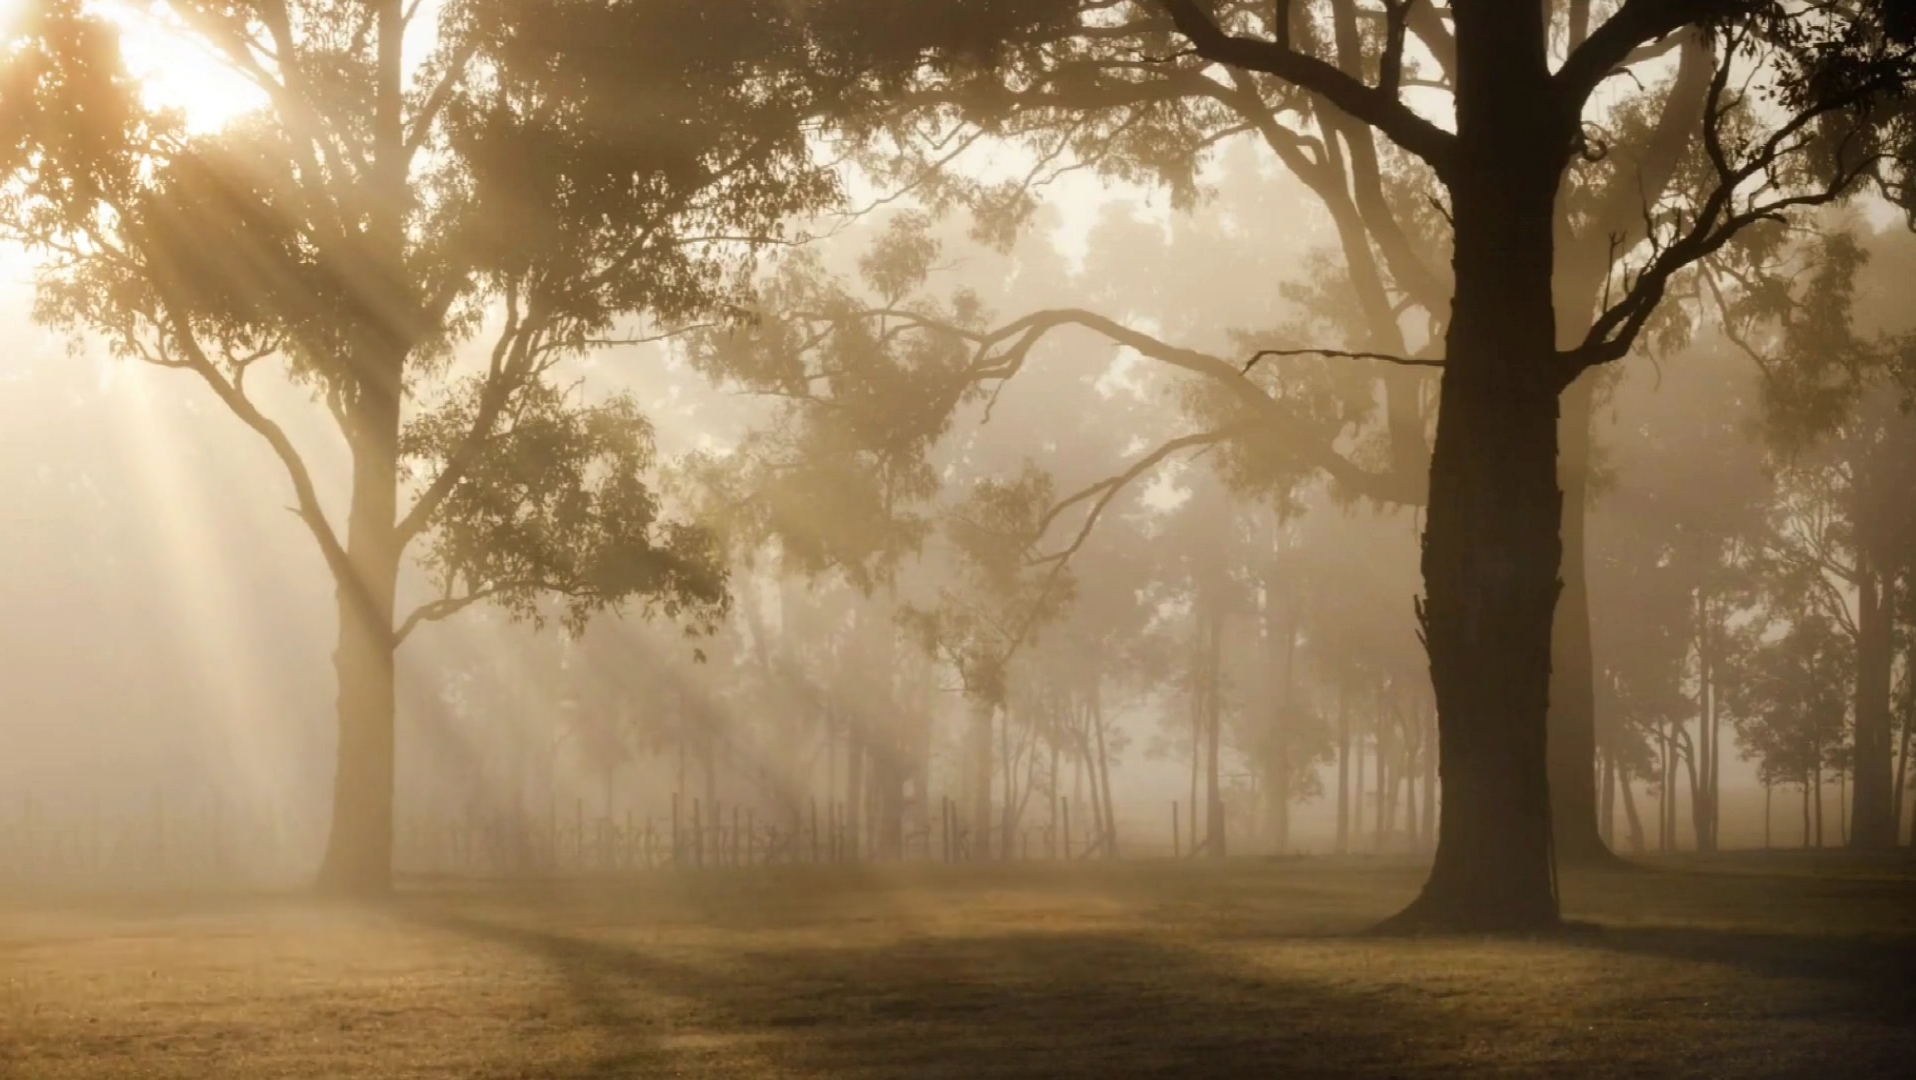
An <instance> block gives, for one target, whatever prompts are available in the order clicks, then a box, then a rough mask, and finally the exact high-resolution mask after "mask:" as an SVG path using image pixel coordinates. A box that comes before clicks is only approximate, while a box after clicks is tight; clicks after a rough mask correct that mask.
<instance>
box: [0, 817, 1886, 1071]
mask: <svg viewBox="0 0 1916 1080" xmlns="http://www.w3.org/2000/svg"><path fill="white" fill-rule="evenodd" d="M1420 874H1421V871H1420V870H1419V868H1418V867H1416V866H1412V865H1408V864H1404V863H1396V862H1388V861H1381V860H1380V861H1369V860H1350V861H1346V862H1328V861H1321V860H1291V861H1252V860H1243V861H1232V862H1229V863H1225V864H1222V865H1215V864H1204V863H1193V862H1184V863H1170V862H1136V863H1119V864H1106V865H1094V866H1076V867H1059V866H1057V865H1053V864H1022V865H1015V866H1006V867H990V868H972V867H944V866H936V867H915V868H894V869H889V870H879V869H864V868H860V869H855V870H854V869H834V868H810V869H807V868H792V869H764V868H760V869H752V870H739V871H710V872H705V873H695V874H685V875H666V874H659V875H652V876H649V877H645V878H640V879H635V880H627V881H621V882H593V883H573V884H561V885H536V886H534V885H499V884H493V885H475V884H470V883H468V884H456V883H421V884H415V885H414V886H413V887H411V888H409V889H408V890H406V891H405V893H404V894H403V895H402V896H401V898H400V899H398V900H397V901H395V902H394V903H392V904H391V905H389V906H387V907H384V908H380V909H363V908H360V909H355V908H350V907H332V906H321V905H318V904H316V903H313V902H309V901H307V900H305V899H303V898H300V897H295V896H283V897H273V896H204V895H199V896H187V895H167V896H145V897H124V896H122V897H117V898H106V897H85V896H78V895H72V894H67V895H57V894H50V893H44V892H43V893H40V894H37V895H25V896H20V895H16V896H13V897H11V898H8V899H6V900H4V901H0V1077H6V1078H8V1080H12V1078H15V1077H21V1078H26V1077H34V1078H38V1077H87V1078H89V1080H94V1078H112V1077H140V1078H142V1080H145V1078H159V1077H191V1078H195V1080H201V1078H209V1077H225V1076H233V1077H247V1078H261V1080H265V1078H271V1077H345V1076H352V1077H367V1078H386V1077H460V1078H466V1077H499V1078H505V1077H528V1078H529V1077H553V1078H558V1077H613V1076H633V1077H714V1078H720V1077H723V1078H739V1080H755V1078H760V1077H805V1078H810V1077H818V1078H825V1077H832V1078H837V1077H872V1078H879V1077H884V1078H917V1077H952V1078H963V1080H982V1078H987V1077H1044V1078H1054V1077H1057V1078H1073V1077H1085V1078H1094V1077H1095V1078H1099V1080H1106V1078H1127V1077H1146V1076H1150V1077H1178V1078H1186V1077H1192V1078H1196V1077H1240V1076H1247V1077H1248V1076H1286V1077H1289V1076H1390V1077H1403V1076H1462V1075H1470V1076H1542V1075H1549V1076H1604V1077H1610V1076H1803V1075H1822V1076H1827V1077H1832V1078H1834V1077H1839V1076H1840V1077H1860V1076H1895V1075H1916V862H1912V861H1911V860H1909V859H1907V858H1903V857H1894V858H1885V859H1881V860H1875V861H1867V862H1866V861H1857V860H1854V859H1848V858H1839V857H1832V856H1820V855H1808V854H1805V855H1790V856H1740V857H1722V858H1719V859H1716V860H1712V861H1710V862H1707V863H1699V862H1696V861H1688V862H1683V863H1664V864H1657V865H1654V866H1653V867H1652V868H1649V869H1642V870H1638V871H1635V872H1625V873H1605V874H1600V875H1575V874H1572V875H1569V876H1568V877H1567V878H1566V879H1565V881H1564V883H1563V889H1564V896H1565V907H1566V909H1567V911H1568V913H1569V914H1571V915H1572V916H1573V917H1575V918H1577V919H1581V920H1585V921H1586V922H1588V923H1589V924H1592V925H1590V926H1589V927H1587V928H1585V929H1582V930H1580V931H1578V932H1572V933H1566V934H1563V935H1557V936H1553V937H1550V938H1539V939H1525V940H1505V939H1483V938H1477V939H1456V938H1452V939H1419V940H1393V939H1379V938H1370V937H1365V936H1362V935H1361V933H1360V931H1361V930H1362V928H1364V927H1365V926H1366V925H1367V924H1368V923H1369V922H1371V921H1373V920H1374V919H1375V918H1377V917H1379V916H1382V915H1385V914H1387V913H1388V912H1389V911H1391V910H1392V909H1393V908H1394V907H1396V906H1398V905H1401V904H1402V903H1403V902H1404V901H1405V900H1407V899H1408V898H1409V897H1410V896H1411V895H1412V894H1413V893H1414V891H1415V889H1416V886H1417V883H1418V880H1419V877H1420Z"/></svg>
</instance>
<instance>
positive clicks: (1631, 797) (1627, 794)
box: [1617, 769, 1643, 855]
mask: <svg viewBox="0 0 1916 1080" xmlns="http://www.w3.org/2000/svg"><path fill="white" fill-rule="evenodd" d="M1617 784H1618V787H1619V789H1620V794H1622V796H1623V820H1624V821H1625V822H1626V823H1627V824H1628V825H1629V828H1630V854H1632V855H1641V854H1643V819H1642V818H1640V817H1638V816H1637V796H1636V792H1635V791H1633V790H1632V789H1631V787H1630V778H1629V777H1628V776H1626V775H1624V773H1623V770H1622V769H1618V770H1617Z"/></svg>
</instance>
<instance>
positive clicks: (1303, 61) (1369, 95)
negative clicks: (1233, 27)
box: [1159, 0, 1457, 177]
mask: <svg viewBox="0 0 1916 1080" xmlns="http://www.w3.org/2000/svg"><path fill="white" fill-rule="evenodd" d="M1159 3H1161V4H1162V5H1163V7H1164V8H1165V10H1166V11H1167V12H1169V14H1170V16H1171V21H1172V22H1173V23H1175V24H1176V25H1177V28H1178V32H1179V33H1182V34H1183V35H1184V36H1185V37H1186V38H1188V39H1190V42H1191V44H1192V45H1193V46H1195V47H1196V48H1197V51H1198V53H1199V55H1201V56H1203V57H1204V58H1205V59H1207V60H1210V61H1211V62H1213V63H1218V64H1226V65H1229V66H1231V67H1238V68H1245V69H1248V70H1251V71H1261V72H1263V73H1264V74H1267V75H1275V76H1277V77H1278V78H1280V79H1283V80H1284V81H1286V82H1288V83H1291V84H1292V85H1294V86H1297V87H1299V88H1301V89H1304V90H1308V91H1310V92H1311V93H1314V94H1317V95H1319V96H1321V97H1323V98H1324V99H1325V100H1326V101H1328V102H1330V103H1331V104H1332V105H1335V106H1337V107H1338V108H1340V109H1342V110H1344V111H1345V112H1347V113H1349V114H1350V115H1352V116H1354V117H1356V118H1357V119H1359V120H1362V121H1363V122H1364V123H1366V124H1369V125H1371V126H1372V127H1375V128H1377V129H1378V130H1379V131H1382V132H1383V133H1384V134H1385V136H1387V137H1388V138H1389V139H1390V140H1391V141H1392V142H1394V143H1396V144H1397V145H1399V146H1401V147H1403V148H1404V149H1405V150H1407V151H1409V152H1410V153H1412V154H1415V155H1417V156H1418V157H1420V158H1422V159H1423V160H1424V161H1425V163H1426V164H1428V165H1429V166H1430V167H1431V168H1432V169H1434V170H1436V172H1437V174H1438V176H1440V177H1448V175H1449V174H1450V172H1451V171H1452V170H1451V161H1452V159H1453V158H1454V157H1455V155H1456V143H1457V139H1456V136H1455V135H1452V134H1451V133H1450V132H1447V131H1445V130H1444V129H1442V128H1440V127H1438V126H1437V125H1435V124H1433V123H1431V122H1430V121H1428V120H1426V119H1424V118H1423V117H1421V116H1419V115H1417V113H1416V112H1415V111H1413V110H1412V109H1411V108H1410V107H1409V106H1408V105H1405V104H1404V102H1403V101H1402V100H1400V99H1399V98H1398V97H1397V95H1396V93H1395V91H1394V90H1393V91H1390V92H1386V91H1385V90H1384V89H1383V88H1382V87H1376V86H1369V85H1366V84H1365V83H1364V82H1362V81H1361V80H1359V79H1355V78H1352V77H1351V76H1350V75H1347V74H1345V73H1344V72H1343V71H1341V70H1340V69H1338V68H1337V67H1336V66H1335V65H1332V64H1328V63H1326V62H1324V61H1322V60H1319V59H1318V58H1316V57H1314V56H1311V55H1309V54H1307V53H1302V52H1298V51H1296V50H1295V49H1292V48H1290V47H1289V46H1288V44H1287V43H1286V42H1284V41H1276V42H1272V41H1263V40H1260V39H1258V38H1251V37H1243V36H1240V35H1237V34H1230V33H1226V32H1225V31H1224V29H1223V28H1222V27H1220V26H1219V25H1218V24H1217V23H1216V22H1215V21H1214V20H1213V19H1212V18H1211V16H1210V15H1208V14H1206V13H1205V11H1204V10H1203V8H1201V7H1200V6H1199V5H1198V4H1197V3H1196V2H1195V0H1159Z"/></svg>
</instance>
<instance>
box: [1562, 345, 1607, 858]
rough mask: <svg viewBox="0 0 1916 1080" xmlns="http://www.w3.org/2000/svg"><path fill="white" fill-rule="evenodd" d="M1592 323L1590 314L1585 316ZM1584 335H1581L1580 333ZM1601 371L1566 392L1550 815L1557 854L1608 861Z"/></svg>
mask: <svg viewBox="0 0 1916 1080" xmlns="http://www.w3.org/2000/svg"><path fill="white" fill-rule="evenodd" d="M1580 321H1582V322H1585V323H1587V322H1588V320H1587V319H1585V320H1580ZM1579 336H1580V335H1579ZM1596 381H1597V380H1596V373H1595V372H1585V373H1584V375H1583V377H1582V378H1580V379H1578V380H1577V381H1576V382H1573V383H1571V384H1570V387H1569V389H1568V390H1566V391H1564V394H1563V403H1562V410H1563V411H1562V417H1561V419H1560V420H1559V423H1558V436H1559V439H1560V442H1561V447H1562V457H1561V459H1560V460H1559V463H1558V467H1557V476H1558V482H1559V483H1560V484H1561V485H1562V487H1563V565H1562V576H1563V596H1562V598H1561V599H1560V600H1559V601H1558V602H1557V611H1556V616H1555V618H1554V620H1553V625H1552V627H1551V642H1552V645H1551V650H1552V659H1551V670H1550V727H1549V742H1548V744H1547V745H1548V751H1549V761H1550V800H1551V805H1550V820H1551V824H1552V828H1553V829H1554V830H1555V836H1554V838H1553V839H1554V843H1555V845H1556V851H1557V860H1558V861H1559V862H1560V863H1565V864H1569V865H1572V866H1604V865H1609V864H1613V863H1615V862H1616V861H1617V860H1616V856H1615V855H1613V854H1612V853H1611V851H1610V847H1609V845H1607V844H1606V843H1604V840H1603V837H1602V835H1601V834H1600V832H1599V831H1598V829H1597V790H1596V779H1595V772H1596V770H1595V769H1594V768H1593V767H1592V763H1593V762H1594V761H1595V760H1596V754H1597V717H1596V677H1595V674H1594V672H1595V665H1596V662H1595V658H1594V656H1593V655H1592V651H1591V635H1590V592H1589V587H1588V581H1587V579H1586V576H1585V554H1584V551H1585V528H1584V518H1585V514H1584V504H1585V501H1586V499H1587V494H1586V493H1587V491H1588V488H1589V481H1590V447H1591V434H1590V424H1591V418H1592V415H1593V413H1594V411H1595V409H1594V399H1595V396H1596Z"/></svg>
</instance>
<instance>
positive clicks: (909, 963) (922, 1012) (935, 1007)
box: [413, 910, 1454, 1080]
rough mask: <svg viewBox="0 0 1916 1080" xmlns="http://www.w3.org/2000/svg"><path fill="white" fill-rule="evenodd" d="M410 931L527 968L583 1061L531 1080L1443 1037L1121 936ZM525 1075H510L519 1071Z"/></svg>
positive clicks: (1004, 1068) (1318, 1052)
mask: <svg viewBox="0 0 1916 1080" xmlns="http://www.w3.org/2000/svg"><path fill="white" fill-rule="evenodd" d="M413 915H414V917H415V918H417V919H419V921H420V922H421V923H423V924H424V925H427V926H430V927H432V928H434V929H436V930H440V931H446V932H452V933H455V934H459V935H462V936H465V937H467V938H469V939H474V940H478V941H482V942H485V943H487V944H492V945H498V946H504V947H507V948H511V949H514V950H517V951H520V952H523V953H526V954H530V955H533V956H535V957H537V958H539V959H540V960H542V961H543V962H544V963H546V964H548V965H549V966H550V967H551V969H552V970H554V971H555V972H556V973H557V974H558V975H559V977H560V979H561V980H562V982H563V984H564V986H565V990H566V993H567V994H568V996H569V997H570V999H571V1004H572V1006H573V1007H574V1008H576V1009H577V1010H578V1011H579V1013H580V1014H581V1018H582V1019H583V1020H584V1021H585V1022H586V1023H587V1024H589V1025H590V1026H591V1027H592V1028H593V1029H594V1035H595V1037H596V1038H597V1040H598V1041H599V1042H600V1044H601V1049H600V1052H599V1054H598V1056H597V1057H596V1058H595V1059H594V1060H593V1061H591V1062H590V1063H588V1064H585V1065H581V1066H576V1067H573V1068H571V1069H569V1070H567V1069H555V1070H553V1071H551V1072H547V1073H540V1074H536V1075H541V1076H547V1077H552V1078H554V1080H557V1078H559V1077H567V1078H578V1080H584V1078H587V1077H611V1076H707V1075H709V1076H715V1077H717V1076H724V1077H738V1078H741V1080H746V1078H749V1077H752V1076H755V1075H761V1074H762V1075H768V1076H769V1075H777V1076H805V1077H821V1078H822V1077H834V1078H836V1077H887V1078H913V1080H917V1078H931V1080H938V1078H953V1080H961V1078H962V1080H985V1078H992V1077H1047V1078H1060V1080H1068V1078H1074V1077H1084V1078H1093V1077H1095V1078H1099V1080H1120V1078H1132V1077H1166V1078H1170V1077H1177V1078H1205V1077H1242V1076H1265V1075H1281V1076H1303V1077H1311V1076H1326V1077H1329V1076H1393V1077H1401V1076H1416V1075H1440V1074H1450V1073H1451V1072H1452V1071H1453V1070H1454V1062H1452V1063H1451V1064H1450V1065H1449V1066H1448V1067H1447V1066H1446V1064H1445V1063H1444V1062H1441V1061H1437V1060H1433V1059H1432V1058H1430V1057H1429V1056H1426V1055H1423V1054H1420V1053H1418V1052H1416V1051H1414V1050H1413V1049H1412V1048H1411V1047H1410V1046H1409V1044H1408V1042H1407V1040H1406V1038H1405V1032H1406V1030H1407V1029H1411V1030H1415V1029H1419V1028H1422V1029H1424V1030H1426V1031H1429V1030H1432V1029H1433V1028H1434V1027H1441V1025H1442V1023H1443V1021H1441V1020H1440V1019H1438V1018H1435V1017H1428V1016H1418V1015H1414V1013H1415V1010H1407V1009H1404V1008H1398V1007H1393V1008H1392V1009H1388V1010H1383V1009H1379V1008H1378V1007H1377V1002H1375V1001H1374V1000H1371V999H1369V998H1366V997H1365V996H1364V995H1361V994H1352V993H1345V992H1342V991H1339V990H1337V989H1335V988H1331V987H1328V986H1326V985H1323V984H1320V983H1310V984H1305V983H1294V982H1287V981H1284V980H1282V979H1279V978H1275V977H1273V976H1271V975H1269V974H1268V973H1257V972H1252V971H1250V970H1248V969H1246V968H1240V967H1237V966H1234V965H1232V964H1230V963H1229V962H1228V961H1226V960H1221V959H1219V958H1218V957H1217V956H1216V955H1215V954H1214V953H1207V952H1204V951H1200V950H1187V949H1176V948H1171V947H1167V946H1166V945H1164V944H1160V943H1156V942H1153V941H1150V940H1147V939H1145V938H1142V937H1140V936H1136V935H1131V934H1082V933H1059V934H1029V933H1019V934H1004V935H993V936H976V937H963V938H945V937H936V938H933V937H927V938H913V939H908V940H906V941H902V942H896V943H891V944H886V945H882V946H873V945H846V946H835V947H789V946H787V947H777V948H768V949H758V950H741V951H737V952H733V951H730V950H728V951H727V952H726V953H725V955H724V956H723V958H720V959H715V960H714V961H713V962H711V963H699V962H692V961H687V960H682V959H675V958H671V957H668V956H664V955H661V954H660V953H659V952H658V951H656V950H647V949H641V948H638V947H635V946H632V945H628V944H623V943H619V942H613V941H602V940H594V939H588V938H582V937H576V936H572V935H569V934H565V933H557V932H552V931H548V930H544V929H541V928H535V927H528V926H524V925H512V924H506V923H501V922H495V921H490V920H484V919H477V918H473V917H470V916H465V915H458V914H448V913H445V912H442V911H433V910H417V911H415V912H414V913H413ZM521 1075H523V1074H521Z"/></svg>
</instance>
